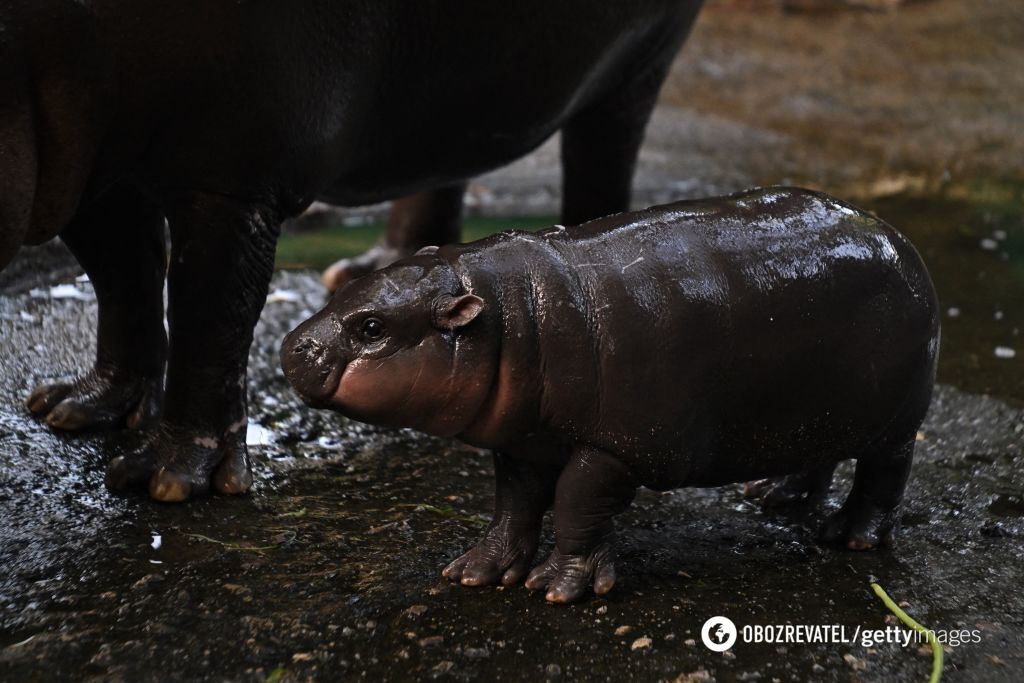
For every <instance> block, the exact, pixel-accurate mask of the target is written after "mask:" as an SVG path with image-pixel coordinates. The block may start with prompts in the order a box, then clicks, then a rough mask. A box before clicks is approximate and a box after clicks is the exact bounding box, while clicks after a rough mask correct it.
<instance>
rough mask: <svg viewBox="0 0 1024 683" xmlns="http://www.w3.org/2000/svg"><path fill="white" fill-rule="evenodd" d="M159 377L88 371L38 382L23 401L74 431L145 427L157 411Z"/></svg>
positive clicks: (56, 425)
mask: <svg viewBox="0 0 1024 683" xmlns="http://www.w3.org/2000/svg"><path fill="white" fill-rule="evenodd" d="M162 396H163V381H162V378H160V377H155V378H153V377H141V376H117V377H114V376H112V375H108V374H106V373H104V374H100V373H97V372H96V371H95V370H91V371H89V372H88V373H86V374H85V375H82V376H81V377H79V378H78V379H75V380H71V381H69V382H54V383H51V384H40V385H39V386H37V387H36V388H35V389H34V390H33V391H32V393H31V394H29V397H28V398H27V399H26V400H25V405H26V406H27V407H28V409H29V411H31V412H32V414H33V415H36V416H38V417H41V418H43V419H45V420H46V423H47V424H48V425H50V426H51V427H53V428H54V429H59V430H63V431H70V432H77V431H85V430H92V429H109V428H114V427H121V426H128V427H129V428H131V429H139V428H143V427H147V426H149V425H151V424H153V422H154V421H155V419H156V416H157V415H158V414H159V412H160V401H161V399H162Z"/></svg>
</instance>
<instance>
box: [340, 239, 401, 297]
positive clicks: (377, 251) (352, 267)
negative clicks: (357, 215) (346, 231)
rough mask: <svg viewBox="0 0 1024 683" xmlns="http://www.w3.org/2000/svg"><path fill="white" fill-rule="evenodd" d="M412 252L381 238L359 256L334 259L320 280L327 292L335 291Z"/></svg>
mask: <svg viewBox="0 0 1024 683" xmlns="http://www.w3.org/2000/svg"><path fill="white" fill-rule="evenodd" d="M414 253H416V249H409V248H400V247H395V246H392V245H389V244H388V243H387V241H386V240H381V241H379V242H377V244H375V245H373V246H372V247H370V248H369V249H368V250H367V251H365V252H363V253H362V254H360V255H359V256H355V257H353V258H343V259H341V260H338V261H335V262H334V263H332V264H331V265H330V266H328V267H327V269H326V270H325V271H324V272H323V274H322V275H321V276H320V280H321V282H323V284H324V287H326V288H327V291H328V292H336V291H337V290H339V289H341V288H342V287H344V286H345V285H347V284H348V283H349V282H351V281H352V280H355V279H356V278H358V277H362V276H364V275H368V274H370V273H372V272H373V271H375V270H379V269H381V268H384V267H385V266H390V265H391V264H392V263H394V262H395V261H397V260H399V259H403V258H405V257H406V256H412V255H413V254H414Z"/></svg>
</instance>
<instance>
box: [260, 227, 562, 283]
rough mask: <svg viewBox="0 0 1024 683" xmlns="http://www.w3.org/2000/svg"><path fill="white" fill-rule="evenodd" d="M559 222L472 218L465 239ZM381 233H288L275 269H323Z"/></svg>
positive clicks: (335, 229) (373, 230) (356, 230)
mask: <svg viewBox="0 0 1024 683" xmlns="http://www.w3.org/2000/svg"><path fill="white" fill-rule="evenodd" d="M557 222H558V218H557V217H555V216H470V217H468V218H467V219H466V221H465V224H464V226H463V231H462V239H463V241H465V242H471V241H473V240H478V239H480V238H481V237H486V236H488V235H492V234H494V233H496V232H501V231H502V230H512V229H520V230H539V229H541V228H547V227H550V226H552V225H554V224H555V223H557ZM382 234H384V224H383V223H371V224H369V225H358V226H345V225H332V226H330V227H327V228H324V229H322V230H310V231H306V232H299V233H286V234H284V235H281V239H280V240H278V243H277V260H276V263H275V266H276V267H277V268H314V269H316V270H322V269H324V268H326V267H327V266H329V265H331V264H332V263H334V262H335V261H337V260H338V259H340V258H345V257H350V256H357V255H358V254H361V253H363V252H364V251H366V250H367V249H369V248H370V247H372V246H373V244H374V242H376V241H377V239H378V238H379V237H380V236H381V235H382Z"/></svg>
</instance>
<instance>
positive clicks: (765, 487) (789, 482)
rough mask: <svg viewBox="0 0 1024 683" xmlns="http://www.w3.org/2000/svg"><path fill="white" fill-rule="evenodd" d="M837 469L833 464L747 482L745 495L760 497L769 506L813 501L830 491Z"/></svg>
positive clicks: (744, 490) (744, 488)
mask: <svg viewBox="0 0 1024 683" xmlns="http://www.w3.org/2000/svg"><path fill="white" fill-rule="evenodd" d="M835 471H836V466H835V464H832V465H825V466H823V467H815V468H813V469H809V470H804V471H803V472H794V473H793V474H787V475H786V476H784V477H772V478H771V479H759V480H758V481H751V482H747V483H746V484H745V485H744V487H743V495H744V496H745V497H747V498H758V499H760V500H761V503H762V504H763V505H765V506H767V507H775V506H781V505H789V504H792V503H799V502H805V501H808V502H809V501H813V500H815V499H817V498H820V497H821V496H823V495H825V494H826V493H828V490H829V488H830V487H831V486H832V475H833V474H834V473H835Z"/></svg>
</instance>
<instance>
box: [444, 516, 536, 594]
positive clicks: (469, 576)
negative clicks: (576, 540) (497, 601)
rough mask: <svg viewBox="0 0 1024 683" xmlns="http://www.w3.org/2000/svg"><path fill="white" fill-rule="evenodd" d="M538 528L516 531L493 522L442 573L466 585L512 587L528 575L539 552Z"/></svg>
mask: <svg viewBox="0 0 1024 683" xmlns="http://www.w3.org/2000/svg"><path fill="white" fill-rule="evenodd" d="M536 539H537V531H536V530H518V531H517V530H513V529H510V528H509V527H508V526H505V525H500V524H499V525H495V524H492V525H491V528H490V529H488V530H487V533H486V534H484V537H483V538H482V539H481V540H480V542H479V543H477V544H476V546H474V547H473V548H472V549H471V550H469V551H468V552H466V553H465V554H463V555H462V556H461V557H459V558H457V559H456V560H455V561H454V562H452V563H451V564H449V565H448V566H447V567H445V568H444V570H443V571H442V572H441V575H442V576H444V577H445V578H447V579H451V580H452V581H458V582H459V583H461V584H462V585H463V586H488V585H492V584H496V583H501V584H502V585H504V586H511V585H513V584H516V583H519V582H520V581H522V580H523V577H524V576H526V572H527V570H528V569H529V568H530V562H531V561H532V560H533V556H534V554H535V553H536V552H537V540H536Z"/></svg>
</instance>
